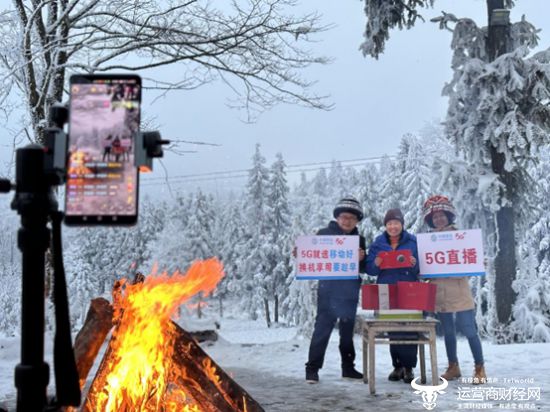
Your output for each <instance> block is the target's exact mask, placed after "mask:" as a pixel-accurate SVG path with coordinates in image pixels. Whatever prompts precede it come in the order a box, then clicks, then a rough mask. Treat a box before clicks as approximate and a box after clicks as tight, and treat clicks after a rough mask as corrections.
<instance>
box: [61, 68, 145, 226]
mask: <svg viewBox="0 0 550 412" xmlns="http://www.w3.org/2000/svg"><path fill="white" fill-rule="evenodd" d="M140 106H141V79H140V78H139V76H136V75H74V76H72V77H71V80H70V103H69V142H68V150H69V153H68V156H67V159H68V165H67V185H66V188H65V223H66V224H75V225H86V224H96V225H97V224H100V225H101V224H126V225H128V224H134V223H136V221H137V210H138V208H137V202H138V170H137V168H136V166H135V164H134V149H135V147H134V140H135V136H136V133H137V132H138V131H139V122H140Z"/></svg>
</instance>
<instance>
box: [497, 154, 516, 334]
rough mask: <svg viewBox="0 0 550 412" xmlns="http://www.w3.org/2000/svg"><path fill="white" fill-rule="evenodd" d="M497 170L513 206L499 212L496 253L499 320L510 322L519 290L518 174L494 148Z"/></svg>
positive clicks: (503, 322) (505, 323)
mask: <svg viewBox="0 0 550 412" xmlns="http://www.w3.org/2000/svg"><path fill="white" fill-rule="evenodd" d="M491 163H492V167H493V172H495V173H496V174H498V175H499V177H500V181H501V182H502V183H503V184H504V187H505V191H506V193H505V195H506V197H507V198H508V199H509V201H510V202H512V205H511V206H506V207H501V208H500V209H499V210H498V212H497V213H496V232H497V254H496V256H495V277H496V278H495V283H494V287H495V303H496V310H497V319H498V322H499V323H500V324H501V325H502V326H505V325H508V324H509V323H510V321H511V317H512V306H513V304H514V302H515V301H516V292H515V291H514V290H513V288H512V283H513V281H514V279H515V278H516V239H515V217H514V200H513V194H514V192H515V185H514V177H513V175H512V174H511V173H509V172H506V171H505V170H504V155H503V154H502V153H497V151H496V149H495V148H491Z"/></svg>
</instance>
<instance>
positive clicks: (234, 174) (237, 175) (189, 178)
mask: <svg viewBox="0 0 550 412" xmlns="http://www.w3.org/2000/svg"><path fill="white" fill-rule="evenodd" d="M384 157H394V156H383V157H372V158H366V160H368V161H365V159H360V160H362V162H361V163H356V164H346V165H343V166H345V167H358V166H364V165H365V163H373V162H374V161H375V160H380V159H383V158H384ZM352 160H353V159H352ZM343 161H351V160H343ZM337 162H342V161H337ZM325 163H332V162H318V163H304V164H302V165H293V166H292V167H298V166H306V165H308V164H311V165H320V164H325ZM288 167H290V166H288ZM321 169H324V168H323V167H314V168H305V169H296V170H287V171H286V173H287V174H289V173H302V172H315V171H319V170H321ZM250 170H251V169H240V170H228V171H225V172H210V173H202V174H201V173H197V174H194V175H183V176H174V177H167V178H166V177H165V178H152V179H142V183H141V184H140V186H152V185H158V184H159V183H160V182H151V181H152V180H157V179H162V180H164V181H165V182H166V181H168V182H167V183H170V184H182V183H192V182H204V181H214V180H226V179H242V178H245V177H248V172H249V171H250ZM222 173H226V175H224V176H211V175H212V174H216V175H218V174H222ZM174 179H177V180H176V181H174Z"/></svg>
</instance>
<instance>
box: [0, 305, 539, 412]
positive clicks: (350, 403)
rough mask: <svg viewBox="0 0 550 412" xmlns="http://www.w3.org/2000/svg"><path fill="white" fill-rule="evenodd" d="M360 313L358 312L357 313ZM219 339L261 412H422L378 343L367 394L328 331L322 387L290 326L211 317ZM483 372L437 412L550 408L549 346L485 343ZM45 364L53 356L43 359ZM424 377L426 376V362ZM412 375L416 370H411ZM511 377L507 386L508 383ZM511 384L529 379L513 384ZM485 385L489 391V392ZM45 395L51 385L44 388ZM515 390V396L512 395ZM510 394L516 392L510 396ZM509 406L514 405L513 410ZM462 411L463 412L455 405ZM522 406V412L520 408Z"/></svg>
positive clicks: (8, 370)
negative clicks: (495, 398)
mask: <svg viewBox="0 0 550 412" xmlns="http://www.w3.org/2000/svg"><path fill="white" fill-rule="evenodd" d="M360 312H361V311H360ZM215 321H216V322H218V323H219V325H220V328H219V329H218V333H219V335H220V339H219V340H218V341H217V342H214V343H203V348H204V349H205V350H206V351H207V352H208V353H209V355H210V356H211V357H212V358H213V359H214V361H215V362H217V363H218V364H219V365H220V366H221V367H223V368H224V370H225V371H226V372H227V373H228V374H229V375H230V376H232V377H233V378H234V379H235V380H236V381H237V382H238V383H239V384H240V385H241V386H242V387H243V388H245V390H247V391H248V392H249V393H250V394H251V395H252V396H253V397H254V398H255V399H256V400H257V401H258V402H259V403H260V404H261V405H262V406H263V407H264V408H265V410H266V411H267V412H279V411H280V412H293V411H300V412H306V411H317V412H329V411H330V412H339V411H367V410H368V411H372V412H376V411H385V410H394V411H402V410H411V411H416V410H418V411H422V410H425V408H424V406H423V405H422V400H421V397H420V395H416V394H415V393H414V390H413V389H412V388H411V386H409V385H407V384H404V383H403V382H390V381H388V380H387V378H386V377H387V375H388V373H389V372H390V371H391V361H390V356H389V353H388V347H387V345H377V346H376V395H374V396H371V395H369V390H368V385H365V384H363V382H362V381H360V382H356V381H350V380H343V379H342V378H341V376H340V355H339V351H338V333H337V331H334V332H333V334H332V337H331V340H330V343H329V347H328V350H327V356H326V359H325V367H324V368H323V369H322V370H321V371H320V383H319V384H317V385H310V384H307V383H306V382H305V380H304V363H305V361H306V359H307V352H308V345H309V340H308V339H307V338H304V337H300V336H298V335H297V329H296V328H289V327H281V326H279V327H272V328H269V329H268V328H266V326H265V322H263V321H260V320H257V321H249V320H245V319H242V318H240V317H239V316H237V315H233V316H232V317H227V318H223V319H216V320H215ZM180 323H181V324H182V325H183V326H184V327H188V328H193V327H199V328H206V327H215V326H214V319H202V320H200V321H197V320H189V319H184V320H181V321H180ZM50 342H51V336H49V335H47V336H46V343H47V344H46V351H47V353H51V343H50ZM19 343H20V342H19V338H13V337H12V338H3V339H0V407H4V408H6V407H8V408H9V410H10V411H11V410H14V402H15V389H14V387H13V370H14V367H15V365H16V363H17V362H18V356H19V355H18V351H19ZM355 348H356V351H357V359H356V367H357V368H358V369H361V365H362V363H361V362H362V351H361V338H360V336H359V335H356V337H355ZM483 350H484V355H485V362H486V370H487V373H488V377H489V378H493V379H496V382H493V383H490V384H487V385H481V386H473V385H471V384H470V383H467V382H458V381H452V382H450V383H449V387H448V388H447V389H446V390H445V393H444V394H441V395H439V397H438V398H437V401H436V403H437V406H436V408H435V410H436V411H456V410H459V409H465V410H471V411H472V410H481V409H482V408H484V406H481V405H490V404H491V402H489V401H487V402H477V403H476V405H475V408H465V407H464V406H465V405H466V404H468V402H466V401H460V400H458V396H459V388H460V391H461V392H460V393H461V394H462V396H465V394H472V393H473V392H472V391H474V390H475V391H477V393H478V394H483V395H482V396H487V394H490V393H493V394H495V393H498V388H507V389H511V388H514V387H515V388H518V389H525V390H527V389H528V388H540V389H541V398H540V400H539V401H535V402H520V401H512V400H511V401H506V402H503V403H505V404H506V403H509V404H510V405H509V407H504V408H501V407H499V406H498V403H500V402H492V403H493V405H494V407H493V408H492V409H498V410H499V411H509V410H510V411H511V410H518V409H519V408H520V406H519V405H521V406H523V405H525V404H527V405H530V406H533V408H534V409H528V410H540V411H543V410H550V396H549V395H548V390H547V388H550V375H549V374H548V367H549V366H550V343H525V344H510V345H494V344H491V343H490V342H488V341H484V342H483ZM437 354H438V366H439V368H440V370H439V372H440V373H442V372H443V368H444V366H445V365H446V356H445V346H444V342H443V340H442V339H441V338H438V341H437ZM458 355H459V359H460V360H461V369H462V373H463V375H464V377H469V376H470V371H472V370H473V361H472V357H471V354H470V350H469V347H468V344H467V341H466V340H464V339H460V340H459V343H458ZM427 356H428V355H427ZM46 360H47V361H48V362H49V363H50V365H51V356H46ZM427 363H428V366H427V372H428V375H429V374H430V370H429V361H428V362H427ZM415 372H416V374H417V376H418V374H419V368H418V367H417V368H416V370H415ZM506 380H510V381H506ZM513 380H527V382H515V381H513ZM490 387H493V388H495V391H493V392H491V391H490V390H489V388H490ZM49 389H50V391H51V389H52V388H51V385H50V387H49ZM516 393H519V392H516ZM513 396H516V395H513ZM513 404H515V407H514V405H513ZM461 406H462V408H461ZM524 409H525V407H524Z"/></svg>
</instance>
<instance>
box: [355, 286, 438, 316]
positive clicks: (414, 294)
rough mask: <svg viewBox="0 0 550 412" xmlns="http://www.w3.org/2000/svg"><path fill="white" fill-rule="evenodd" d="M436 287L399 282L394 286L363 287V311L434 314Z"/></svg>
mask: <svg viewBox="0 0 550 412" xmlns="http://www.w3.org/2000/svg"><path fill="white" fill-rule="evenodd" d="M436 289H437V287H436V285H434V284H431V283H424V282H397V283H396V284H394V285H383V284H377V285H363V286H362V287H361V300H362V307H363V309H374V310H389V309H412V310H417V311H428V312H433V311H434V309H435V293H436Z"/></svg>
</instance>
